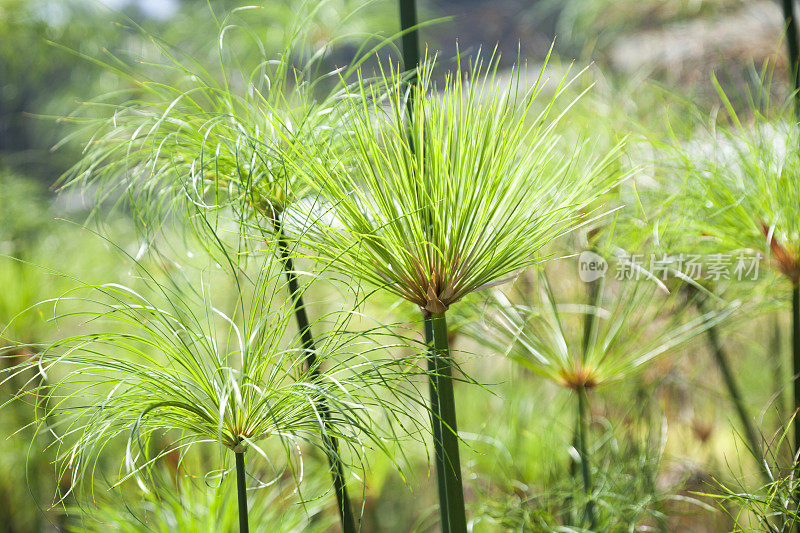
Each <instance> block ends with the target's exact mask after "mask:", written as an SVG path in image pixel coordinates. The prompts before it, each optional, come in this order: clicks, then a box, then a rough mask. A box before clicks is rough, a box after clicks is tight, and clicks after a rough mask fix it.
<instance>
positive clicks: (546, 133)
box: [296, 59, 618, 531]
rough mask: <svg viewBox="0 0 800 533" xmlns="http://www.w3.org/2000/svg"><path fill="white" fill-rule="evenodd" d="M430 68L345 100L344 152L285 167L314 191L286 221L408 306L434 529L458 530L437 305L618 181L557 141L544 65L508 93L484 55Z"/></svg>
mask: <svg viewBox="0 0 800 533" xmlns="http://www.w3.org/2000/svg"><path fill="white" fill-rule="evenodd" d="M433 65H434V61H433V60H431V59H428V60H426V61H425V62H424V63H423V64H422V65H421V66H420V67H419V69H418V71H417V75H416V77H415V79H414V81H413V82H412V83H413V85H412V86H411V87H409V86H408V85H407V84H406V83H405V82H404V80H403V79H401V78H402V77H401V75H400V74H399V73H398V70H396V69H395V66H388V67H385V69H384V70H382V71H381V75H380V76H379V79H380V81H379V82H378V83H374V82H373V83H369V84H367V83H359V84H357V86H356V89H355V90H352V91H350V92H349V93H348V103H349V104H350V109H349V110H348V112H347V113H345V114H344V115H343V116H345V117H346V119H347V120H346V121H345V122H344V123H343V124H342V125H341V127H342V128H345V129H347V131H348V136H347V139H346V141H347V146H346V150H345V151H343V152H340V153H339V154H337V155H334V156H332V157H323V158H319V157H314V156H313V154H310V155H309V156H307V157H305V158H304V161H303V166H302V168H299V169H298V170H297V172H302V173H303V175H304V176H306V178H307V179H308V180H309V182H312V183H315V184H316V185H317V187H318V189H319V191H320V196H319V197H318V201H316V200H310V201H309V202H308V203H307V204H306V207H308V208H307V209H302V206H299V207H298V209H300V212H299V213H297V214H296V217H297V218H298V219H302V220H303V221H304V222H302V226H303V227H304V229H305V230H306V232H305V237H306V238H305V239H304V243H305V246H306V247H307V248H308V249H310V250H311V251H312V252H313V253H314V254H315V255H317V256H318V257H321V258H324V260H325V261H328V262H330V264H331V265H332V267H333V268H336V269H339V270H341V271H343V272H347V273H348V274H349V275H355V276H357V277H359V278H361V279H362V280H365V281H368V282H371V283H373V284H375V285H378V286H382V287H385V288H386V290H388V291H390V292H392V293H394V294H396V295H397V296H399V297H401V298H403V299H405V300H407V301H409V302H411V303H413V304H415V305H417V306H418V307H419V309H420V310H421V312H422V315H423V317H424V320H425V333H426V338H427V339H428V341H429V342H430V343H432V346H433V349H434V354H435V355H434V356H433V358H432V359H433V362H434V364H433V370H432V372H431V390H432V398H431V407H432V411H433V413H434V423H433V434H434V444H435V448H436V459H437V470H438V472H439V483H440V485H444V489H445V490H440V504H441V513H442V525H443V528H444V529H445V531H465V530H466V518H465V511H464V501H463V493H462V487H461V467H460V464H459V456H458V438H457V427H456V412H455V403H454V397H453V385H452V378H451V372H452V371H451V367H452V361H451V358H450V355H449V347H448V339H447V319H446V314H447V310H448V309H449V308H450V306H452V305H453V304H455V303H457V302H458V301H460V300H461V299H462V298H464V297H465V296H466V295H468V294H469V293H472V292H475V291H478V290H481V289H483V288H485V287H488V286H491V285H493V284H498V283H503V282H504V281H507V280H508V279H511V278H513V277H514V276H515V275H516V273H517V272H518V271H519V270H520V269H522V268H525V267H526V266H528V265H530V264H532V263H534V262H535V261H536V257H535V253H536V252H537V251H538V250H539V249H540V248H541V247H542V246H544V245H545V244H546V243H548V242H550V241H551V240H552V239H554V238H556V237H558V236H559V235H562V234H563V233H564V232H566V231H568V230H569V229H570V228H572V227H573V226H575V225H576V224H579V223H580V222H581V220H585V219H586V218H587V213H586V212H584V213H582V214H581V210H582V209H583V208H584V207H585V206H586V205H587V204H588V203H589V202H590V200H592V199H593V198H594V197H595V196H596V195H598V194H600V193H601V192H602V191H604V190H605V189H607V188H608V187H610V186H611V184H612V183H614V182H615V180H616V179H618V176H617V175H616V171H615V168H614V161H615V158H616V156H617V149H614V150H612V151H611V152H610V153H608V154H603V155H601V156H600V157H598V158H591V157H584V156H586V153H585V152H586V150H584V148H585V147H584V146H580V145H579V146H574V145H573V146H569V147H565V146H561V145H559V142H558V137H557V135H556V133H555V132H554V127H555V123H556V122H557V121H558V120H559V118H560V117H561V116H562V115H561V114H559V113H558V112H556V103H555V101H556V98H557V96H558V95H559V94H560V93H561V91H562V90H563V89H564V88H565V86H566V85H567V79H566V78H565V79H562V80H561V81H560V83H558V84H556V87H555V88H554V92H553V93H551V94H550V96H547V97H544V98H540V97H541V95H542V89H543V87H544V85H545V82H544V80H545V71H544V70H543V71H542V74H541V76H540V77H539V79H538V80H537V81H536V83H535V84H534V85H533V86H532V87H530V88H528V89H521V88H520V86H519V79H518V77H517V76H516V75H514V76H511V79H512V81H511V82H508V81H505V82H504V81H501V78H500V77H499V76H498V75H497V72H496V62H494V61H488V62H487V61H482V60H477V61H476V62H475V63H474V64H473V65H471V66H470V67H468V68H466V69H465V70H466V71H465V72H462V71H461V68H462V67H463V65H461V64H459V65H457V69H456V70H455V71H451V72H449V73H448V74H446V76H445V79H444V81H443V83H441V84H439V85H437V84H435V83H434V81H433V76H432V70H433ZM410 92H413V93H414V94H415V97H414V99H413V101H411V102H408V100H407V98H408V94H409V93H410ZM407 104H408V107H409V108H410V110H411V113H412V114H413V116H414V120H413V123H412V124H410V125H409V124H408V123H407V120H406V118H405V116H406V109H407V107H406V106H407ZM568 107H569V106H567V108H568ZM309 206H310V207H309ZM582 217H583V218H582Z"/></svg>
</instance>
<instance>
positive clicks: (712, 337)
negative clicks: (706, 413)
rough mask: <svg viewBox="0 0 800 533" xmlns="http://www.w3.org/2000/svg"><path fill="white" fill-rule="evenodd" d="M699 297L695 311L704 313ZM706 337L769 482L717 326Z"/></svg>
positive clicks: (751, 445)
mask: <svg viewBox="0 0 800 533" xmlns="http://www.w3.org/2000/svg"><path fill="white" fill-rule="evenodd" d="M700 298H702V297H700ZM700 298H698V299H697V300H695V307H697V311H698V312H699V313H700V314H701V315H704V314H706V312H707V310H706V305H705V302H704V301H703V300H702V299H700ZM706 337H707V338H708V346H709V348H710V349H711V355H712V356H713V357H714V362H715V363H716V364H717V368H718V369H719V372H720V374H722V380H723V381H724V382H725V387H726V388H727V389H728V396H730V398H731V401H732V402H733V406H734V408H735V409H736V414H737V415H738V416H739V423H741V425H742V429H743V430H744V436H745V438H746V439H747V442H748V444H749V445H750V449H751V450H752V454H753V457H755V459H756V462H757V463H758V467H759V472H761V475H762V477H764V480H765V481H766V482H769V481H770V476H769V472H768V471H767V470H766V468H767V466H766V465H765V464H764V452H763V450H762V448H761V439H760V437H759V436H758V433H757V432H756V430H755V428H754V427H753V423H752V422H751V420H750V416H749V415H748V413H747V407H746V406H745V402H744V397H743V396H742V393H741V390H740V389H739V385H738V383H736V378H735V377H734V375H733V371H732V370H731V364H730V360H729V358H728V354H727V353H726V352H725V349H724V348H723V347H722V342H721V341H720V338H719V332H718V331H717V327H716V326H711V327H710V328H708V329H707V330H706Z"/></svg>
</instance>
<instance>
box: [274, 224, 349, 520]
mask: <svg viewBox="0 0 800 533" xmlns="http://www.w3.org/2000/svg"><path fill="white" fill-rule="evenodd" d="M274 227H275V234H276V235H277V237H278V249H279V250H280V255H281V262H282V263H283V270H284V273H285V274H286V280H287V282H288V284H289V293H290V295H291V298H292V300H293V302H292V304H293V307H294V316H295V319H296V321H297V329H298V330H299V331H300V339H301V343H302V345H303V350H305V354H306V366H307V368H308V369H309V371H310V372H311V374H312V376H313V377H315V378H316V377H318V376H319V374H320V371H319V367H318V366H317V353H316V352H317V349H316V345H315V343H314V336H313V334H312V333H311V324H310V323H309V321H308V314H306V307H305V304H304V302H303V294H302V292H301V290H300V283H299V282H298V279H297V274H296V273H295V270H294V263H293V261H292V257H291V254H290V253H289V247H288V244H287V242H286V237H285V236H284V233H283V227H282V225H281V222H280V220H278V219H277V218H276V219H275V221H274ZM317 409H318V410H319V413H320V416H321V417H322V420H323V422H324V423H325V428H326V429H328V430H330V429H331V414H330V409H329V408H328V406H327V405H326V404H325V403H324V402H322V401H318V402H317ZM322 438H323V444H324V446H325V451H326V455H327V456H328V464H329V465H330V467H331V476H332V477H333V488H334V491H335V492H336V503H337V506H338V509H339V518H340V520H341V523H342V531H343V532H344V533H355V532H356V531H357V528H356V522H355V518H354V517H353V509H352V506H351V505H350V497H349V496H348V494H347V484H346V482H345V478H344V466H343V465H342V459H341V457H340V456H339V441H338V439H336V437H333V436H331V435H330V434H329V433H328V432H327V431H326V432H323V437H322Z"/></svg>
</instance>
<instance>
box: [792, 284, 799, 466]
mask: <svg viewBox="0 0 800 533" xmlns="http://www.w3.org/2000/svg"><path fill="white" fill-rule="evenodd" d="M798 373H800V285H794V286H793V287H792V383H793V384H794V406H793V407H794V409H797V408H798V407H800V375H798ZM794 416H795V419H794V424H793V425H794V446H795V450H797V449H799V448H800V421H798V420H797V414H795V415H794Z"/></svg>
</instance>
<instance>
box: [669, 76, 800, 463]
mask: <svg viewBox="0 0 800 533" xmlns="http://www.w3.org/2000/svg"><path fill="white" fill-rule="evenodd" d="M762 82H763V80H762ZM764 83H766V82H764ZM766 85H767V86H768V83H766ZM717 88H718V94H719V96H720V99H721V102H722V104H723V106H724V109H725V114H724V115H723V116H721V117H717V116H713V117H710V118H709V117H706V124H704V126H706V129H701V130H699V131H698V133H697V135H696V137H695V139H693V140H692V141H691V142H683V141H681V140H679V139H675V140H674V143H673V146H672V147H671V151H670V152H669V153H670V155H673V156H675V167H674V168H668V169H664V172H665V174H666V175H668V176H669V178H671V179H672V180H673V182H669V181H668V180H667V182H668V186H669V187H670V189H671V190H672V191H676V190H677V191H678V192H679V194H676V197H675V199H674V201H673V203H671V205H672V206H674V210H675V211H677V212H680V213H681V214H682V216H681V217H677V218H678V220H677V222H680V223H681V224H682V228H683V231H684V232H685V234H686V235H687V237H688V238H692V237H693V236H702V238H703V239H704V240H705V241H706V243H705V245H706V249H709V248H710V249H713V250H714V252H715V253H739V252H751V253H760V254H762V256H763V258H764V263H765V265H767V266H768V267H769V269H770V270H772V271H773V272H774V273H777V274H779V275H780V277H781V278H783V280H784V282H785V283H786V291H787V292H789V293H791V301H792V354H793V371H792V374H793V376H794V378H793V383H794V409H797V407H798V406H800V377H798V372H800V152H798V148H797V147H798V146H800V144H799V143H800V129H798V126H797V124H796V123H795V122H794V121H784V120H782V119H781V117H783V116H785V115H786V111H787V110H788V109H790V107H788V105H787V106H783V107H782V108H781V107H779V106H775V105H773V104H771V103H770V102H769V99H768V94H767V93H768V91H767V90H765V89H761V90H758V91H757V94H755V95H753V100H751V101H749V102H746V103H745V104H746V106H747V109H748V111H747V113H748V114H749V115H750V117H748V119H747V120H745V119H743V118H740V116H739V114H737V112H736V110H735V107H734V102H732V101H731V100H730V99H729V98H728V96H727V95H726V94H725V92H724V91H723V90H722V88H721V87H720V86H719V85H717ZM737 103H738V102H737ZM790 104H791V102H789V105H790ZM674 183H678V184H679V185H680V187H678V188H676V187H674ZM778 290H779V289H778V287H776V288H775V289H770V292H773V291H775V292H773V294H776V295H777V294H779V292H778ZM794 431H795V435H794V446H795V448H797V446H798V443H799V442H800V426H799V425H797V424H795V426H794Z"/></svg>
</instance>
